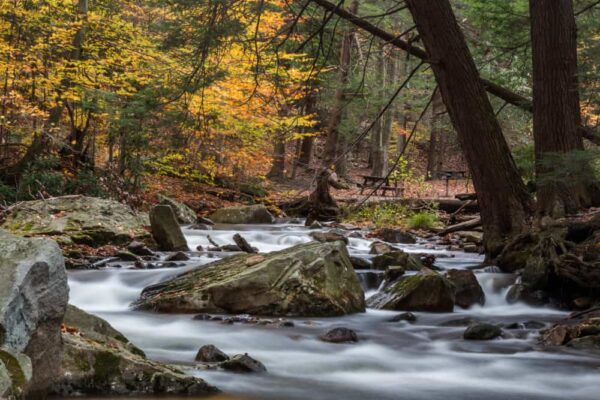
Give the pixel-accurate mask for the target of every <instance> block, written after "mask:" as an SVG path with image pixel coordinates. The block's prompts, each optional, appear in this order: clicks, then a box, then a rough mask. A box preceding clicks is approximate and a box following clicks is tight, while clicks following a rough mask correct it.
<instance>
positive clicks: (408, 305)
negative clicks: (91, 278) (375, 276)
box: [367, 268, 454, 312]
mask: <svg viewBox="0 0 600 400" xmlns="http://www.w3.org/2000/svg"><path fill="white" fill-rule="evenodd" d="M367 305H368V306H369V307H372V308H377V309H384V310H396V311H430V312H452V311H453V309H454V288H453V286H452V284H451V283H450V282H449V281H448V280H447V279H446V278H445V277H443V276H442V275H440V274H438V273H436V272H434V271H432V270H430V269H428V268H423V269H421V271H420V272H419V273H417V274H416V275H412V276H408V277H402V278H400V279H399V280H398V281H396V282H393V283H391V284H389V285H388V286H387V287H385V288H384V289H383V290H382V291H380V292H378V293H376V294H375V295H374V296H372V297H370V298H369V300H368V302H367Z"/></svg>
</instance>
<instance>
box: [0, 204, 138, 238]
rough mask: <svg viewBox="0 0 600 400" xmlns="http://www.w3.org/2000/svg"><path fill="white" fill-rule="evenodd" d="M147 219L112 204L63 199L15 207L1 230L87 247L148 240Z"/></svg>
mask: <svg viewBox="0 0 600 400" xmlns="http://www.w3.org/2000/svg"><path fill="white" fill-rule="evenodd" d="M147 225H149V221H148V216H147V215H145V214H142V213H137V212H135V211H133V210H132V209H131V208H130V207H129V206H127V205H125V204H122V203H119V202H117V201H114V200H108V199H100V198H96V197H87V196H64V197H54V198H50V199H46V200H33V201H25V202H22V203H18V204H16V205H15V206H13V207H12V208H11V209H10V212H9V215H8V217H7V218H6V220H5V222H4V223H3V224H2V228H4V229H6V230H8V231H10V232H12V233H14V234H16V235H19V236H27V237H30V236H52V237H58V238H60V239H61V240H69V241H72V242H75V243H81V244H87V245H90V246H101V245H105V244H112V243H114V244H125V243H129V242H130V241H131V240H132V239H135V238H142V237H147V236H148V232H147V231H146V229H145V226H147Z"/></svg>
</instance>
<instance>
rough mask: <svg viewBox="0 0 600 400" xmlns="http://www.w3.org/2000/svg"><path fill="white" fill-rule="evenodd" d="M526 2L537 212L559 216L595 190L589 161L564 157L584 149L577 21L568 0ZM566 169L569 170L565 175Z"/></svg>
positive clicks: (584, 202) (584, 204)
mask: <svg viewBox="0 0 600 400" xmlns="http://www.w3.org/2000/svg"><path fill="white" fill-rule="evenodd" d="M529 7H530V15H531V42H532V53H533V133H534V139H535V157H536V175H537V182H536V183H537V213H538V216H545V215H548V216H551V217H554V218H558V217H563V216H565V215H566V214H571V213H575V212H577V211H578V210H580V209H581V208H583V207H587V206H590V205H592V204H593V198H594V196H595V194H596V193H597V192H598V187H597V182H596V181H595V179H594V177H593V173H592V171H591V168H590V166H589V164H588V162H587V161H585V160H577V159H576V158H577V156H576V155H575V156H574V157H573V156H572V157H569V154H571V155H573V154H574V152H577V151H580V150H583V139H582V136H581V134H580V131H579V126H580V125H581V113H580V106H579V91H578V80H577V26H576V24H575V16H574V13H573V3H572V1H571V0H530V2H529ZM563 157H565V159H564V162H561V161H560V159H561V158H563ZM555 158H557V159H555ZM569 158H570V159H569ZM564 163H571V164H574V165H568V166H567V165H565V164H564ZM565 167H567V168H565ZM566 170H569V171H571V170H572V171H574V173H573V174H568V175H570V176H565V171H566Z"/></svg>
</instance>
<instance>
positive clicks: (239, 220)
mask: <svg viewBox="0 0 600 400" xmlns="http://www.w3.org/2000/svg"><path fill="white" fill-rule="evenodd" d="M208 218H210V219H211V220H212V221H214V222H216V223H218V224H270V223H273V221H274V219H275V218H273V215H272V214H271V213H270V212H269V210H267V207H265V206H264V205H263V204H255V205H252V206H237V207H225V208H221V209H220V210H217V211H215V212H213V213H212V214H210V215H209V216H208Z"/></svg>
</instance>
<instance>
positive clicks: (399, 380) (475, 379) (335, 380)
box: [69, 221, 600, 400]
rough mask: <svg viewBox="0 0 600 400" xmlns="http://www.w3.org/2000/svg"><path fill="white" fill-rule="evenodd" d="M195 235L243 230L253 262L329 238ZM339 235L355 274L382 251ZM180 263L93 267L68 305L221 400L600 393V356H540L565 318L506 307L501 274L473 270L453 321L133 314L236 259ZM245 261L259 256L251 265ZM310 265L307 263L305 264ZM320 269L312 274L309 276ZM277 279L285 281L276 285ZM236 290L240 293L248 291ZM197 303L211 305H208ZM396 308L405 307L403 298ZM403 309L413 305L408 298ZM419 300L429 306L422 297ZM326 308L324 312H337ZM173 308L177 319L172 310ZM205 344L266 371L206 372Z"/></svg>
mask: <svg viewBox="0 0 600 400" xmlns="http://www.w3.org/2000/svg"><path fill="white" fill-rule="evenodd" d="M265 222H266V221H265ZM195 228H201V229H184V235H185V239H186V241H187V244H188V247H189V248H190V249H196V248H198V246H200V247H201V248H203V249H206V248H210V247H214V245H215V243H216V244H218V245H227V244H230V243H232V237H233V236H234V235H235V234H236V233H241V234H242V235H243V237H244V238H245V239H246V240H247V242H249V245H250V246H251V247H255V248H257V249H258V250H259V252H260V253H261V254H262V253H267V252H273V251H281V250H285V249H288V248H290V247H293V246H296V245H299V244H302V243H308V242H310V241H312V240H313V238H314V237H315V235H314V234H315V232H321V231H322V232H326V231H328V230H326V229H316V230H315V229H313V230H310V229H308V228H305V227H304V226H302V225H301V224H299V223H298V224H292V223H279V224H262V225H216V226H214V227H212V228H209V227H208V226H196V227H195ZM208 236H210V238H209V237H208ZM346 236H348V237H347V238H346V240H347V242H348V244H347V246H346V247H347V250H348V254H347V257H348V258H349V259H351V260H353V262H354V263H355V265H356V260H357V259H361V260H367V261H369V262H371V261H373V259H374V258H376V257H377V256H378V255H377V254H371V253H373V252H378V251H373V249H372V243H373V240H371V239H365V236H366V232H353V233H351V234H348V235H346ZM322 239H323V240H328V239H327V238H322ZM394 246H396V247H398V248H401V249H402V250H404V251H405V252H407V253H428V254H435V255H436V256H437V259H436V262H435V267H437V268H440V269H442V270H444V269H459V270H466V269H472V268H474V267H476V266H477V265H478V264H479V263H480V262H481V261H482V259H481V257H480V256H478V255H476V254H472V253H464V252H458V251H448V250H446V249H445V248H444V247H441V246H439V247H436V246H435V245H434V244H432V243H426V242H421V241H419V242H417V243H414V244H403V245H398V244H396V245H394ZM186 254H187V255H188V256H189V258H190V259H189V260H186V261H183V260H182V261H177V264H178V266H179V267H177V268H156V269H139V268H135V266H134V264H133V262H131V263H128V262H123V261H122V260H121V261H118V262H114V263H109V264H107V266H106V267H104V268H101V269H98V270H81V271H70V272H69V286H70V303H71V304H73V305H75V306H78V307H80V308H81V309H83V310H85V311H87V312H89V313H92V314H95V315H98V316H100V317H102V318H104V319H106V320H107V321H108V322H110V324H112V326H114V328H116V329H117V330H118V331H120V332H121V333H122V334H124V335H125V336H126V337H127V338H128V339H129V341H130V342H131V343H132V344H133V345H135V346H136V348H139V349H141V350H142V351H143V352H144V353H145V354H146V356H147V357H148V358H149V359H151V360H157V361H162V362H165V363H175V364H179V365H184V366H185V367H184V372H185V373H187V374H188V375H190V376H196V377H200V378H202V379H203V380H204V381H206V382H207V383H208V384H210V385H214V386H216V387H218V388H219V389H221V390H222V391H223V392H224V393H225V396H226V397H225V398H236V399H237V398H240V399H241V398H244V399H246V398H248V399H261V400H269V399H278V400H281V399H285V400H288V399H306V398H310V399H317V400H319V399H323V400H332V399H342V398H343V399H397V398H406V399H442V398H443V399H447V398H460V399H479V398H492V399H507V398H515V399H516V398H519V399H549V398H550V399H551V398H557V399H558V398H561V399H562V398H570V399H594V398H597V394H598V391H599V390H600V384H599V383H598V382H600V379H599V378H600V370H599V368H600V359H599V358H598V357H597V355H596V356H594V355H593V354H591V353H589V352H585V351H580V350H578V349H576V348H569V347H565V348H561V349H560V350H556V351H547V350H544V349H543V348H541V347H540V346H539V345H538V337H539V333H538V332H539V329H540V328H544V327H550V326H551V325H552V324H553V323H554V322H555V321H558V320H560V319H562V318H564V317H565V316H566V315H567V313H565V312H561V311H557V310H553V309H550V308H534V307H531V306H527V305H524V304H520V303H517V304H508V303H507V302H506V300H505V296H506V292H507V291H508V289H509V286H510V285H511V284H512V283H513V282H514V280H515V277H514V276H513V275H510V274H502V273H498V272H496V270H495V269H494V268H488V269H482V270H476V273H475V277H476V279H477V281H478V282H479V283H480V284H481V287H482V288H483V292H484V295H485V303H484V305H483V306H482V305H480V304H475V305H473V306H471V308H468V309H462V308H460V307H457V306H455V307H454V309H453V312H450V311H449V310H448V309H447V308H448V306H447V301H441V303H440V304H441V305H442V306H443V307H442V308H443V309H439V310H436V311H442V312H436V313H430V312H422V311H413V312H412V314H410V315H402V314H403V313H402V312H399V311H392V310H375V309H371V308H367V309H366V312H364V313H363V312H358V313H354V314H350V315H341V316H334V317H330V318H315V317H296V318H290V317H287V316H285V317H284V316H276V317H269V318H260V319H259V320H257V319H255V318H253V317H250V316H246V315H240V316H238V317H236V318H231V316H230V315H220V313H219V309H221V308H223V307H224V303H222V302H214V301H210V302H208V303H206V304H208V305H210V307H209V306H206V307H205V309H202V308H200V309H198V310H197V311H202V313H201V315H200V316H198V315H197V314H196V313H185V314H182V313H177V312H169V313H158V312H154V311H152V309H153V308H152V307H138V308H140V309H138V310H134V309H133V308H132V305H133V304H137V305H138V306H139V302H138V301H139V299H140V295H141V293H142V291H143V290H144V288H147V287H149V286H151V287H154V288H156V287H157V286H156V285H159V286H158V287H160V286H161V284H163V283H164V282H165V281H169V280H170V279H171V278H174V277H176V276H177V275H180V274H181V273H182V272H184V271H187V270H191V269H193V268H194V267H196V266H198V265H201V264H202V265H204V264H209V263H211V262H213V261H216V260H218V259H221V258H225V257H227V256H231V255H233V254H234V253H228V252H223V251H218V252H217V251H202V252H187V253H186ZM163 257H164V256H163ZM237 257H240V256H237ZM243 257H245V258H244V263H245V265H247V266H248V267H249V268H266V269H265V270H264V271H267V270H268V266H264V267H263V266H262V264H261V263H264V262H265V261H264V260H260V259H257V258H256V257H260V256H256V255H247V256H243ZM252 257H255V258H254V259H253V260H251V258H252ZM344 257H346V256H344ZM317 258H318V257H317ZM248 259H250V260H251V261H248ZM381 260H382V259H380V261H379V262H381ZM383 261H385V260H383ZM278 262H281V263H286V262H289V260H280V261H278ZM369 262H367V263H365V264H364V268H362V267H359V266H357V268H358V269H357V275H358V282H360V284H361V285H362V289H363V290H364V291H365V293H366V298H367V301H366V304H367V305H369V304H375V303H373V301H374V300H372V299H377V297H381V296H382V291H381V290H380V283H381V281H382V279H383V275H384V272H383V271H380V270H373V269H366V268H368V265H369ZM307 263H308V264H310V265H313V264H311V263H312V261H310V259H309V260H308V261H307ZM317 264H318V263H317ZM317 264H315V265H317ZM117 265H118V267H119V268H117ZM171 266H172V265H171ZM317 266H318V265H317ZM315 268H316V267H315ZM322 268H323V266H321V267H318V268H317V269H316V271H319V270H320V269H322ZM361 268H362V269H361ZM411 269H412V268H408V270H406V271H404V270H403V271H402V272H401V273H403V274H405V275H407V276H412V275H417V274H420V273H421V272H417V271H412V270H411ZM394 273H400V272H398V271H395V272H394ZM265 276H270V275H268V274H267V275H265ZM274 279H275V280H276V282H280V281H282V279H280V278H279V277H276V278H274ZM307 279H308V278H307ZM250 282H252V281H250ZM319 282H321V281H319ZM153 285H154V286H153ZM249 285H250V286H252V285H251V284H249ZM442 287H444V285H442ZM238 289H239V290H247V289H248V285H246V286H244V287H243V288H238ZM228 290H229V291H227V292H226V293H228V295H231V293H232V292H231V290H234V291H235V290H236V288H233V289H232V288H231V287H229V288H228ZM336 290H341V289H340V288H336ZM352 290H354V289H353V288H352ZM211 293H214V292H211ZM219 293H220V292H219ZM392 294H394V293H392ZM374 296H375V297H374ZM452 296H454V295H452ZM349 298H351V296H350V297H349ZM277 299H278V298H276V300H277ZM286 299H287V298H286ZM370 299H371V302H370ZM444 299H445V298H444V297H442V300H444ZM200 300H202V297H201V298H200ZM204 300H206V301H208V298H206V299H204ZM262 300H264V303H263V304H266V305H268V304H271V303H270V301H271V299H270V298H269V299H262ZM287 300H289V304H292V305H294V304H305V303H306V299H304V298H302V297H300V298H299V299H297V298H293V299H287ZM287 300H286V301H287ZM393 300H394V301H398V302H405V301H407V300H406V299H405V298H399V299H398V298H393ZM409 300H410V301H412V303H411V304H415V301H416V300H415V299H414V298H413V299H409ZM417 300H419V301H421V302H426V303H427V304H431V301H430V299H428V298H427V296H425V298H419V299H417ZM446 300H447V299H446ZM295 301H296V303H294V302H295ZM136 302H138V303H136ZM379 302H381V300H378V301H377V303H379ZM477 302H478V301H476V303H477ZM389 303H390V302H389V301H388V304H389ZM202 304H205V303H202ZM331 304H332V305H331V308H329V309H330V310H338V309H340V307H341V308H342V309H343V307H344V306H343V305H341V306H340V305H339V304H334V303H333V302H332V303H331ZM347 304H348V307H349V308H348V310H350V311H361V308H362V307H363V305H362V304H360V302H353V301H348V302H347ZM402 304H406V303H402ZM195 306H197V304H196V305H195ZM227 306H230V305H229V303H227ZM236 307H237V305H236ZM265 307H267V306H265ZM384 308H385V307H384ZM392 308H393V307H392ZM290 309H291V310H296V309H294V308H293V307H292V308H289V309H286V310H284V311H282V312H281V314H286V313H288V311H289V310H290ZM235 310H243V308H240V309H238V308H235ZM162 311H166V310H165V309H163V310H162ZM171 311H181V310H177V309H176V308H174V309H173V310H171ZM185 311H188V312H191V311H194V310H189V309H185ZM240 312H242V311H240ZM276 314H277V313H276ZM292 314H293V313H292ZM329 314H330V315H336V314H343V313H338V312H331V313H329ZM280 317H281V318H283V319H281V320H280V319H279V318H280ZM476 323H488V324H490V325H491V326H492V327H491V328H490V325H480V329H481V330H482V332H483V334H490V329H492V330H494V329H495V330H497V331H498V332H495V333H494V332H491V336H490V337H495V339H493V340H485V341H483V340H465V336H464V335H465V330H466V329H467V327H468V326H473V325H474V324H476ZM340 327H343V328H346V329H350V330H352V331H354V332H355V334H356V341H354V340H353V341H351V342H348V343H331V342H326V341H323V340H322V336H323V334H325V333H326V332H328V331H330V330H332V329H334V328H340ZM486 329H487V330H486ZM476 334H477V332H476ZM479 334H481V332H479ZM205 345H214V346H216V347H217V348H219V349H220V350H222V351H223V352H224V353H227V354H229V355H234V354H242V355H243V354H245V353H248V354H249V355H250V356H251V357H253V358H254V359H256V360H259V361H260V362H261V363H262V364H263V365H264V366H265V368H266V372H264V373H258V374H243V373H232V372H230V371H226V370H224V369H222V368H207V367H206V365H204V364H199V363H197V362H195V358H196V355H197V352H198V349H199V348H200V347H202V346H205ZM219 396H223V395H219Z"/></svg>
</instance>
